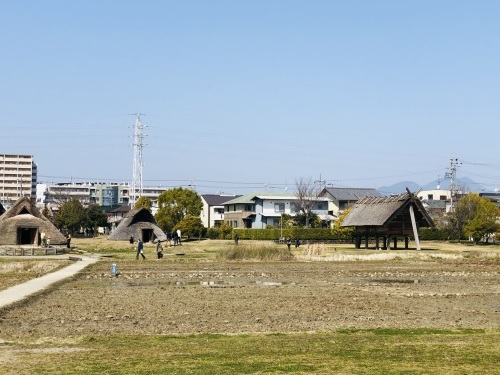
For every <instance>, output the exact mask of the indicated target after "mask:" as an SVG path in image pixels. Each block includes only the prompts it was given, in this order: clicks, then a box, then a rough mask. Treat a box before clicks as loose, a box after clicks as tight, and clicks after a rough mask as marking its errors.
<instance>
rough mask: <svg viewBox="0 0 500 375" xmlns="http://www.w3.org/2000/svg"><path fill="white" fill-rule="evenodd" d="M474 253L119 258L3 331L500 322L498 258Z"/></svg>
mask: <svg viewBox="0 0 500 375" xmlns="http://www.w3.org/2000/svg"><path fill="white" fill-rule="evenodd" d="M185 249H187V250H188V251H189V247H186V248H185ZM467 251H468V252H467V253H459V254H458V255H457V253H453V254H447V255H446V254H441V255H440V254H437V253H432V254H430V255H429V256H425V257H422V258H421V259H419V258H415V257H413V256H408V257H405V256H404V255H398V254H399V253H395V254H396V255H395V256H393V257H392V259H386V260H382V258H380V257H378V258H377V257H376V255H377V254H373V253H372V254H371V255H363V254H361V255H362V256H364V257H365V260H352V259H353V258H352V256H354V255H349V254H343V255H342V256H340V255H337V258H335V256H334V255H332V256H324V257H322V258H321V257H302V256H298V257H297V260H296V261H292V262H221V261H217V260H213V259H195V258H186V257H179V256H175V255H172V254H167V255H166V256H165V258H164V259H162V260H157V259H153V257H152V256H150V257H148V259H147V260H146V261H135V260H134V259H133V258H132V259H123V260H122V259H112V258H111V259H109V260H104V261H102V262H99V263H97V264H95V265H93V266H92V267H90V268H89V269H87V270H86V271H85V272H83V273H81V274H80V275H78V276H77V277H75V278H74V279H72V280H69V281H68V282H65V283H64V284H60V285H58V286H56V287H54V288H52V290H50V291H47V292H45V293H43V294H41V295H39V296H37V297H33V298H31V299H30V300H29V301H27V302H26V303H24V304H22V305H19V306H16V307H15V308H12V309H10V310H7V311H2V312H0V338H2V339H4V340H5V339H13V338H40V337H66V336H82V335H94V334H95V335H112V334H196V333H226V334H237V333H257V332H266V333H267V332H304V331H316V332H319V331H334V330H337V329H341V328H360V329H363V328H417V327H426V328H457V327H460V328H498V327H499V323H500V282H499V281H500V278H499V276H500V262H499V261H498V257H496V258H494V259H491V258H487V257H486V258H485V257H483V256H477V254H475V252H474V250H473V249H471V248H468V249H467ZM415 253H416V252H414V251H413V252H411V254H415ZM355 254H358V255H356V256H357V257H358V258H357V259H359V256H360V252H359V251H357V252H356V253H355ZM386 254H390V253H389V252H386ZM411 254H410V255H411ZM349 257H351V258H349ZM370 257H371V258H370ZM406 258H408V259H406ZM111 263H116V264H117V267H118V270H119V276H118V277H116V276H113V275H111V272H110V266H111Z"/></svg>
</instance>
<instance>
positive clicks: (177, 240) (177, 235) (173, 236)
mask: <svg viewBox="0 0 500 375" xmlns="http://www.w3.org/2000/svg"><path fill="white" fill-rule="evenodd" d="M165 234H166V235H167V244H168V247H171V246H172V242H173V243H174V246H177V245H181V230H180V229H177V230H174V231H173V232H172V233H170V232H169V231H166V232H165Z"/></svg>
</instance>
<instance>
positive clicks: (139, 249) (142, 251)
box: [135, 239, 146, 260]
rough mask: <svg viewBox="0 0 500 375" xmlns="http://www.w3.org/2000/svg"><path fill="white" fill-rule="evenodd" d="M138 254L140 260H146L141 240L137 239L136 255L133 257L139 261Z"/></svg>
mask: <svg viewBox="0 0 500 375" xmlns="http://www.w3.org/2000/svg"><path fill="white" fill-rule="evenodd" d="M139 254H140V255H141V256H142V259H144V260H146V257H145V256H144V244H143V243H142V240H141V239H139V241H137V254H136V256H135V259H136V260H137V259H139Z"/></svg>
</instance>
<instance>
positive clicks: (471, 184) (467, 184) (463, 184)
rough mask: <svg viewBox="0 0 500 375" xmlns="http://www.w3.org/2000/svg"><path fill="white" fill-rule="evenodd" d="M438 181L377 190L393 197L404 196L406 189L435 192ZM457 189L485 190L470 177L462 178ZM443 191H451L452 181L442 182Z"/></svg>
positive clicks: (477, 191)
mask: <svg viewBox="0 0 500 375" xmlns="http://www.w3.org/2000/svg"><path fill="white" fill-rule="evenodd" d="M437 185H438V184H437V181H435V180H434V181H431V182H429V183H427V184H425V185H420V184H417V183H416V182H413V181H402V182H397V183H395V184H393V185H388V186H381V187H379V188H377V190H378V191H379V192H380V193H381V194H383V195H391V194H402V193H405V192H406V188H408V189H410V191H411V192H416V191H418V190H435V189H437ZM456 185H457V188H459V189H462V190H463V191H464V192H475V193H480V192H482V191H483V190H484V189H482V185H481V184H479V183H477V182H475V181H473V180H471V179H470V178H468V177H461V178H458V179H457V180H456ZM440 188H441V189H449V188H450V180H449V179H443V180H442V181H441V182H440Z"/></svg>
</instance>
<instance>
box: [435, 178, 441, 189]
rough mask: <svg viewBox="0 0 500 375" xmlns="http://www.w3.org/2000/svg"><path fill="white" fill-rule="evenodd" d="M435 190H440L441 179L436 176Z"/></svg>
mask: <svg viewBox="0 0 500 375" xmlns="http://www.w3.org/2000/svg"><path fill="white" fill-rule="evenodd" d="M436 189H438V190H439V189H441V178H440V177H439V175H438V179H437V186H436Z"/></svg>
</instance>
